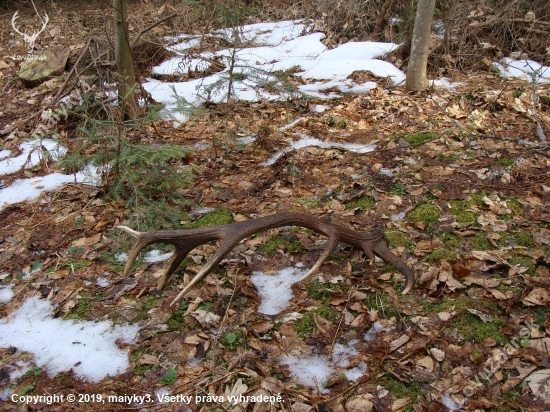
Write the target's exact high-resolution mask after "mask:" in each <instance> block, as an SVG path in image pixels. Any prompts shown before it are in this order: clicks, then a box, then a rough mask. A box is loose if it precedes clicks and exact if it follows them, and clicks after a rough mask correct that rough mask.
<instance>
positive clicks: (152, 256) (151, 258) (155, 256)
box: [143, 250, 174, 263]
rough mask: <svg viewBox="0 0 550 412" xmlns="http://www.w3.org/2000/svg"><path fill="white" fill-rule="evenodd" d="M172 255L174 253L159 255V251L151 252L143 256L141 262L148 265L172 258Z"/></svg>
mask: <svg viewBox="0 0 550 412" xmlns="http://www.w3.org/2000/svg"><path fill="white" fill-rule="evenodd" d="M173 254H174V252H167V253H160V250H151V251H150V252H147V253H146V254H145V257H144V258H143V261H144V262H148V263H153V262H161V261H163V260H166V259H168V258H170V257H172V255H173Z"/></svg>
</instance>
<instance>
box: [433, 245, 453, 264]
mask: <svg viewBox="0 0 550 412" xmlns="http://www.w3.org/2000/svg"><path fill="white" fill-rule="evenodd" d="M451 259H456V252H453V251H452V250H447V249H443V248H440V249H435V250H434V251H433V252H432V253H430V254H429V255H428V256H426V260H427V261H428V262H435V261H440V260H451Z"/></svg>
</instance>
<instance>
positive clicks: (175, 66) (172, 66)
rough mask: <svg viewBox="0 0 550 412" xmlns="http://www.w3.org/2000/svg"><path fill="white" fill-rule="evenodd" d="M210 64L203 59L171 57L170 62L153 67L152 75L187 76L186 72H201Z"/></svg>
mask: <svg viewBox="0 0 550 412" xmlns="http://www.w3.org/2000/svg"><path fill="white" fill-rule="evenodd" d="M209 67H210V62H209V61H208V60H205V59H191V60H188V59H186V58H185V57H173V58H171V59H170V60H166V61H165V62H162V63H161V64H160V65H158V66H155V67H153V70H152V72H153V74H157V75H161V76H162V75H164V76H166V75H174V74H175V75H177V74H187V72H188V71H194V72H203V71H206V70H208V68H209Z"/></svg>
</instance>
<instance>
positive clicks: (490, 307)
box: [431, 296, 500, 314]
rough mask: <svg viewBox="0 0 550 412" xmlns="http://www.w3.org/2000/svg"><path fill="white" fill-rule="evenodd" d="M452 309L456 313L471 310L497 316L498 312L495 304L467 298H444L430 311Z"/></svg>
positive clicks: (437, 311) (436, 311)
mask: <svg viewBox="0 0 550 412" xmlns="http://www.w3.org/2000/svg"><path fill="white" fill-rule="evenodd" d="M452 307H454V310H455V311H456V312H462V311H465V310H467V309H471V308H477V309H480V310H485V311H487V312H489V313H491V314H497V313H499V312H500V309H499V307H498V305H497V304H496V303H494V302H492V301H489V300H480V299H474V298H471V297H469V296H458V297H457V298H456V299H451V298H449V297H444V298H443V299H442V300H441V302H439V303H438V304H437V305H433V306H432V307H431V311H433V312H435V313H439V312H444V311H446V310H447V309H450V308H452Z"/></svg>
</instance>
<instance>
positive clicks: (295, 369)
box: [279, 340, 367, 393]
mask: <svg viewBox="0 0 550 412" xmlns="http://www.w3.org/2000/svg"><path fill="white" fill-rule="evenodd" d="M357 342H358V341H357V340H353V341H350V342H348V343H347V344H341V343H336V344H335V345H334V347H333V349H332V353H331V355H330V356H325V355H310V356H300V357H298V356H289V357H285V358H282V359H279V363H280V364H282V365H287V366H288V368H289V370H290V373H291V374H292V376H293V378H294V379H295V380H296V382H298V383H299V384H302V385H307V386H311V387H313V388H315V389H316V388H317V385H316V384H315V381H314V379H313V378H314V377H315V378H316V379H317V384H318V386H319V388H320V390H321V393H328V392H329V391H328V389H325V388H324V384H325V383H326V381H327V379H328V378H329V377H330V376H331V375H334V374H335V373H336V372H337V371H338V370H339V369H344V371H343V373H344V375H345V376H346V378H347V379H348V380H351V381H356V380H357V379H358V378H360V377H361V376H362V375H364V374H365V372H366V371H367V364H366V363H364V362H362V363H360V364H359V365H358V366H356V367H354V368H351V369H345V368H347V367H349V365H350V358H351V357H353V356H356V355H358V354H359V351H358V350H357V349H355V348H354V347H353V345H355V344H356V343H357ZM315 392H316V390H315Z"/></svg>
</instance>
